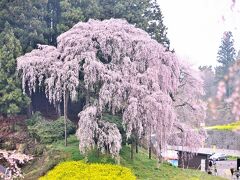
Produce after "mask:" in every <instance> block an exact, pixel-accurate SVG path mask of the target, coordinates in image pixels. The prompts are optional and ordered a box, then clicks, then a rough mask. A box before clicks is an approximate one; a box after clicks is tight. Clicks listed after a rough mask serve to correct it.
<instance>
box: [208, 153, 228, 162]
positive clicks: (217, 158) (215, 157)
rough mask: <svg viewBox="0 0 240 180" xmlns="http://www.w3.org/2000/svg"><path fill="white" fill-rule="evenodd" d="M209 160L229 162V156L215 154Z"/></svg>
mask: <svg viewBox="0 0 240 180" xmlns="http://www.w3.org/2000/svg"><path fill="white" fill-rule="evenodd" d="M209 160H215V161H221V160H227V156H226V155H225V154H222V153H214V154H212V155H211V156H210V157H209Z"/></svg>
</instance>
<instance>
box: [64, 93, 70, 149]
mask: <svg viewBox="0 0 240 180" xmlns="http://www.w3.org/2000/svg"><path fill="white" fill-rule="evenodd" d="M68 97H69V95H68V92H67V91H64V138H65V146H67V110H68Z"/></svg>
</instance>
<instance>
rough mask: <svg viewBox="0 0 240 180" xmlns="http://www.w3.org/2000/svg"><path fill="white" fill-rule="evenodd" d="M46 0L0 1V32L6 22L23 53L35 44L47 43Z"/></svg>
mask: <svg viewBox="0 0 240 180" xmlns="http://www.w3.org/2000/svg"><path fill="white" fill-rule="evenodd" d="M46 2H47V1H46V0H24V1H22V0H14V1H9V0H1V1H0V32H2V31H3V30H4V25H5V23H6V22H8V23H9V24H10V25H11V27H12V30H13V32H14V34H15V36H16V38H17V39H19V40H20V42H21V46H22V49H23V52H27V51H30V50H31V49H33V48H35V47H36V44H37V43H41V44H45V43H47V39H46V36H47V34H48V33H49V31H48V30H47V25H46V12H47V3H46Z"/></svg>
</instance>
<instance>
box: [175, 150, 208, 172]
mask: <svg viewBox="0 0 240 180" xmlns="http://www.w3.org/2000/svg"><path fill="white" fill-rule="evenodd" d="M209 156H210V154H209V153H195V154H192V153H190V152H188V151H178V167H181V168H189V169H198V170H205V171H207V170H208V164H209Z"/></svg>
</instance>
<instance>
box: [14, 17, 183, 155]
mask: <svg viewBox="0 0 240 180" xmlns="http://www.w3.org/2000/svg"><path fill="white" fill-rule="evenodd" d="M57 42H58V43H57V47H56V48H55V47H52V46H45V45H40V46H39V48H38V49H36V50H33V51H32V52H30V53H28V54H26V55H24V56H22V57H20V58H18V70H19V71H20V72H21V74H22V81H23V89H25V88H26V87H28V88H29V90H30V91H35V89H36V87H37V86H38V85H39V86H45V87H46V96H47V97H48V99H49V100H50V102H53V103H55V104H56V103H57V102H59V101H61V100H62V99H63V98H62V97H63V96H64V94H66V93H69V95H70V98H73V97H74V96H75V95H76V92H77V88H79V84H81V83H83V84H84V87H82V88H84V89H85V90H86V91H87V92H88V93H87V94H88V96H89V99H88V102H87V103H86V106H85V107H84V108H83V110H82V111H81V112H80V113H79V123H78V130H77V133H76V135H77V137H78V139H79V149H80V151H81V152H83V153H85V152H86V151H87V150H88V149H91V148H93V147H97V149H99V150H101V151H102V152H109V153H111V154H112V155H113V156H118V154H119V151H120V149H121V134H120V133H119V130H118V128H117V126H116V125H115V124H113V123H109V122H106V121H104V120H103V118H102V117H103V113H104V112H111V113H113V114H115V113H119V112H121V114H122V123H123V126H124V127H125V130H126V134H127V137H128V138H130V137H131V136H132V135H135V136H137V137H138V138H143V137H146V138H147V140H148V142H149V141H150V138H149V137H151V134H152V133H154V134H156V140H157V144H158V148H157V149H158V150H159V149H164V148H166V145H167V142H168V140H169V137H170V136H171V135H172V134H173V132H174V124H175V122H177V114H176V111H175V103H174V96H175V95H176V92H177V89H178V86H179V76H180V68H179V62H178V59H177V57H176V55H175V54H173V53H171V52H169V51H166V49H165V48H164V47H163V46H162V45H161V44H159V43H158V42H157V41H156V40H153V39H151V37H150V36H149V35H148V34H147V33H146V32H145V31H143V30H141V29H138V28H135V27H134V26H133V25H130V24H128V23H127V22H126V21H125V20H120V19H110V20H104V21H98V20H89V21H88V22H86V23H83V22H79V23H78V24H76V25H75V26H73V28H71V29H70V30H69V31H67V32H65V33H63V34H61V35H60V36H59V37H58V38H57ZM80 74H83V75H84V77H83V79H82V80H81V78H80ZM157 153H158V155H159V156H160V153H161V150H159V151H157Z"/></svg>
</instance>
